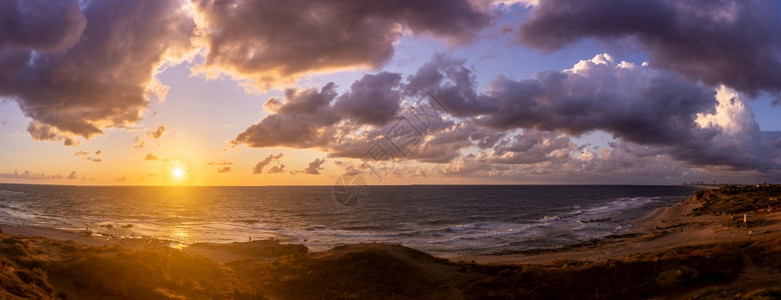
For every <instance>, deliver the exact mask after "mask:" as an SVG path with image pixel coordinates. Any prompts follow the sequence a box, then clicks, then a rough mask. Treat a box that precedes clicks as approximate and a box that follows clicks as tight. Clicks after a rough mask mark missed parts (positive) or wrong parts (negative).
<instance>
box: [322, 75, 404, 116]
mask: <svg viewBox="0 0 781 300" xmlns="http://www.w3.org/2000/svg"><path fill="white" fill-rule="evenodd" d="M400 82H401V75H399V74H396V73H388V72H381V73H379V74H377V75H371V74H367V75H365V76H363V78H361V80H358V81H356V82H354V83H353V84H352V86H350V91H348V92H346V93H345V94H343V95H341V96H340V97H339V100H338V102H336V104H335V105H334V108H335V109H336V111H337V113H339V114H340V115H342V116H344V117H347V118H350V119H352V120H354V121H356V122H358V123H366V124H375V125H382V124H386V123H388V122H390V121H391V120H392V119H393V118H394V117H395V116H396V112H398V110H399V102H400V101H401V94H400V93H401V92H400V91H399V90H398V88H399V83H400Z"/></svg>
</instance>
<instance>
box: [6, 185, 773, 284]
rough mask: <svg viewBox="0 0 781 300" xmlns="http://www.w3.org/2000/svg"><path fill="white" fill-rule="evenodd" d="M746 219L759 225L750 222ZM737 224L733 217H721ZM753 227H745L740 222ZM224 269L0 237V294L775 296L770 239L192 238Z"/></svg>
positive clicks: (166, 254)
mask: <svg viewBox="0 0 781 300" xmlns="http://www.w3.org/2000/svg"><path fill="white" fill-rule="evenodd" d="M779 193H781V186H771V185H768V186H760V187H756V186H753V187H748V186H745V187H725V188H722V189H719V190H713V191H700V192H697V194H696V195H695V196H694V200H695V201H698V202H700V203H702V204H703V205H702V207H701V208H700V209H699V210H698V211H697V213H699V214H735V213H742V212H749V211H756V210H757V209H759V208H762V209H765V208H766V207H768V206H770V207H774V206H776V205H781V203H779V202H778V200H777V199H778V195H779ZM749 221H750V222H769V221H767V220H766V219H763V218H752V219H751V220H749ZM730 222H731V223H730V224H732V223H735V224H732V225H734V226H741V224H742V218H740V219H739V220H738V219H737V218H733V219H732V221H730ZM750 225H756V224H753V223H752V224H750ZM199 247H203V248H206V249H209V250H213V251H224V252H226V253H233V254H242V255H244V256H245V257H247V259H244V260H239V261H233V262H230V263H227V264H217V263H215V262H213V261H211V260H208V259H205V258H202V257H199V256H194V255H190V254H187V253H185V252H182V251H179V250H175V249H171V248H168V247H166V246H165V244H164V243H148V244H144V246H138V247H136V246H131V247H129V248H124V247H120V246H111V247H109V246H103V247H90V246H83V245H77V244H74V243H72V242H59V241H54V240H47V239H42V238H27V237H19V236H9V235H6V234H2V233H0V299H68V298H69V299H107V298H111V299H597V298H599V299H605V298H607V299H640V298H677V297H681V298H700V297H703V298H714V299H724V298H741V299H777V298H778V297H779V296H781V236H779V235H761V236H758V237H756V238H754V240H752V241H749V242H741V243H720V244H712V245H702V246H690V247H680V248H675V249H671V250H666V251H660V252H654V253H645V254H639V255H634V256H630V257H625V258H622V259H613V260H607V261H603V262H586V261H557V262H554V263H551V264H548V265H522V266H490V265H476V264H466V263H452V262H450V261H447V260H444V259H440V258H436V257H433V256H431V255H428V254H426V253H423V252H420V251H417V250H414V249H410V248H405V247H402V246H399V245H385V244H356V245H349V246H342V247H336V248H334V249H331V250H329V251H326V252H323V253H313V254H307V253H306V247H303V246H294V245H280V244H279V243H278V242H276V241H253V242H249V243H233V244H228V245H217V244H201V245H199Z"/></svg>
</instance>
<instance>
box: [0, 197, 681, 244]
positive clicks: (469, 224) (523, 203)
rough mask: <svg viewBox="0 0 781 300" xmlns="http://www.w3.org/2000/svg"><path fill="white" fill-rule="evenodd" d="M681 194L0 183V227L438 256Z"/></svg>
mask: <svg viewBox="0 0 781 300" xmlns="http://www.w3.org/2000/svg"><path fill="white" fill-rule="evenodd" d="M694 190H695V189H694V188H691V187H681V186H593V185H586V186H577V185H539V186H532V185H500V186H488V185H474V186H468V185H466V186H465V185H457V186H456V185H408V186H370V187H369V191H368V195H367V196H365V198H364V199H362V201H361V204H360V205H358V206H355V207H345V206H343V205H341V204H340V203H339V202H338V201H336V200H335V198H334V196H333V190H332V187H330V186H274V187H272V186H264V187H119V186H115V187H102V186H52V185H15V184H0V223H5V224H8V225H24V226H44V227H51V228H60V229H68V230H90V231H92V232H93V234H94V235H100V236H104V237H107V238H155V239H160V240H165V241H170V242H171V243H172V244H174V245H179V246H181V245H188V244H192V243H196V242H217V243H227V242H234V241H247V240H249V239H250V238H251V239H266V238H274V239H280V240H283V241H285V242H289V243H300V244H304V245H306V246H308V247H309V248H310V249H311V250H312V251H322V250H327V249H329V248H331V247H334V246H338V245H343V244H350V243H360V242H369V243H371V242H378V243H397V244H401V245H404V246H408V247H412V248H416V249H419V250H423V251H426V252H429V253H431V254H434V255H439V256H445V257H447V256H456V255H465V254H501V253H512V252H517V251H524V250H530V249H543V248H544V249H547V248H557V247H564V246H568V245H573V244H579V243H584V242H589V241H594V240H598V239H601V238H605V237H607V236H610V235H616V234H622V233H626V232H629V231H630V230H631V229H632V225H631V224H632V222H633V221H634V220H636V219H639V218H642V217H644V216H646V215H648V214H649V213H650V212H651V211H653V210H654V209H656V208H658V207H661V206H665V205H670V204H673V203H675V202H676V201H677V200H679V199H682V198H689V197H691V194H692V193H693V192H694Z"/></svg>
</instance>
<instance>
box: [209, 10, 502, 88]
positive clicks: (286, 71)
mask: <svg viewBox="0 0 781 300" xmlns="http://www.w3.org/2000/svg"><path fill="white" fill-rule="evenodd" d="M194 4H195V6H196V9H197V10H198V11H199V13H200V14H202V15H203V17H204V20H205V28H203V33H204V38H205V43H206V45H207V49H208V55H207V57H206V62H205V64H206V68H207V69H209V68H210V67H217V70H216V71H217V72H223V73H229V74H232V75H233V76H235V77H237V78H241V79H250V80H251V81H253V82H254V84H256V85H257V86H259V87H260V88H267V87H269V86H271V85H274V84H275V83H277V82H278V81H280V80H281V81H285V80H289V79H291V78H292V77H296V76H298V75H301V74H305V73H311V72H317V71H328V70H334V69H344V68H357V67H369V68H378V67H380V66H382V65H383V64H384V63H385V62H387V61H388V60H389V59H390V58H391V57H392V55H393V52H394V47H393V43H394V42H396V41H397V40H399V38H400V37H401V36H402V34H403V32H404V31H410V32H412V33H413V34H415V35H429V36H434V37H437V38H440V39H443V40H446V41H448V42H450V43H453V44H457V43H464V42H467V41H470V40H472V39H473V38H474V37H475V36H476V34H477V32H478V31H480V30H481V29H482V28H484V27H485V26H487V25H489V24H490V23H491V16H490V15H489V13H488V12H487V11H486V10H483V9H480V8H478V7H476V6H473V5H472V4H470V1H467V0H436V1H417V0H402V1H392V0H379V1H370V2H369V1H352V0H336V1H327V2H323V1H312V0H296V1H272V0H245V1H238V0H227V1H213V0H201V1H194Z"/></svg>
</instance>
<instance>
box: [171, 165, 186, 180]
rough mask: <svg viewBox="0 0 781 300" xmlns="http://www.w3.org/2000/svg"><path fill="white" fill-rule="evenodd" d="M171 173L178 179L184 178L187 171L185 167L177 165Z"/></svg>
mask: <svg viewBox="0 0 781 300" xmlns="http://www.w3.org/2000/svg"><path fill="white" fill-rule="evenodd" d="M171 175H173V176H174V178H176V179H182V178H184V175H185V172H184V169H182V168H180V167H176V168H174V169H173V170H172V171H171Z"/></svg>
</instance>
